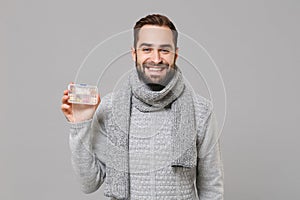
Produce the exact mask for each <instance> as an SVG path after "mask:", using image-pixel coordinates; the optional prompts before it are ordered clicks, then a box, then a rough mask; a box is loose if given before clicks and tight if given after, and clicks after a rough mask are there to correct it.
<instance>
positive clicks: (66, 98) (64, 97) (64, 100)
mask: <svg viewBox="0 0 300 200" xmlns="http://www.w3.org/2000/svg"><path fill="white" fill-rule="evenodd" d="M69 98H70V97H69V96H68V95H64V96H63V97H62V98H61V102H62V103H63V104H70V103H69V102H68V99H69Z"/></svg>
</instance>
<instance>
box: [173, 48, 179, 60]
mask: <svg viewBox="0 0 300 200" xmlns="http://www.w3.org/2000/svg"><path fill="white" fill-rule="evenodd" d="M178 51H179V49H178V47H176V50H175V58H174V61H176V60H177V58H178Z"/></svg>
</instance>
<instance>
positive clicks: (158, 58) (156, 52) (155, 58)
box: [151, 49, 161, 64]
mask: <svg viewBox="0 0 300 200" xmlns="http://www.w3.org/2000/svg"><path fill="white" fill-rule="evenodd" d="M151 60H152V61H153V62H154V63H156V64H158V63H160V62H161V56H160V52H159V50H158V49H156V50H154V51H153V52H152V55H151Z"/></svg>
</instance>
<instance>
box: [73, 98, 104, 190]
mask: <svg viewBox="0 0 300 200" xmlns="http://www.w3.org/2000/svg"><path fill="white" fill-rule="evenodd" d="M105 99H106V98H105V97H104V98H103V100H102V101H101V103H100V105H99V106H98V108H97V110H96V112H95V114H94V116H93V119H89V120H85V121H82V122H76V123H69V124H70V138H69V144H70V149H71V161H72V165H73V168H74V171H75V174H76V176H77V177H78V179H79V182H80V184H81V189H82V191H83V192H84V193H92V192H94V191H96V190H97V189H98V188H99V187H100V186H101V185H102V183H103V181H104V179H105V175H106V169H105V161H104V156H103V153H104V148H105V142H106V130H105V113H106V112H105V111H106V109H105V105H104V104H105V102H106V100H105Z"/></svg>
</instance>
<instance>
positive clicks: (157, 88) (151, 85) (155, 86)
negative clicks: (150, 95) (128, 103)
mask: <svg viewBox="0 0 300 200" xmlns="http://www.w3.org/2000/svg"><path fill="white" fill-rule="evenodd" d="M147 86H148V87H149V89H150V90H152V91H161V90H162V89H164V88H165V86H163V85H160V84H156V83H148V84H147Z"/></svg>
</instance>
